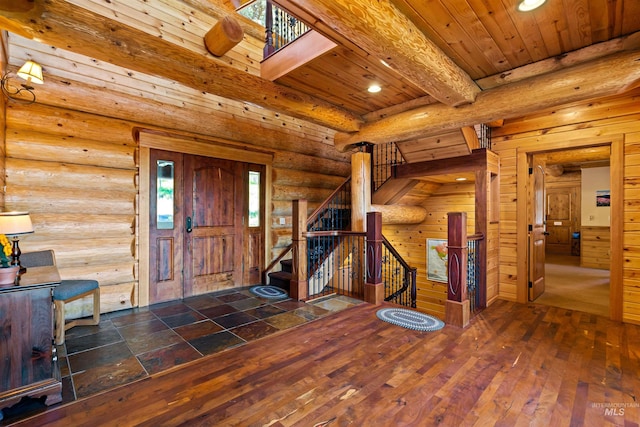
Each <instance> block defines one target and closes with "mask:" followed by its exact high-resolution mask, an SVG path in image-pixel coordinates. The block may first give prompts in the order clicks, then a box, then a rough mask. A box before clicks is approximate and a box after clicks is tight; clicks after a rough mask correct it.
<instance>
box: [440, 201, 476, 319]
mask: <svg viewBox="0 0 640 427" xmlns="http://www.w3.org/2000/svg"><path fill="white" fill-rule="evenodd" d="M447 216H448V229H447V262H448V266H447V277H448V284H447V285H448V286H447V304H446V307H445V321H446V323H447V324H450V325H454V326H459V327H465V326H467V325H468V324H469V317H470V309H469V297H468V295H467V261H468V259H467V251H468V249H467V214H466V212H449V213H448V214H447Z"/></svg>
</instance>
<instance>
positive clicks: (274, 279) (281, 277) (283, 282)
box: [269, 259, 293, 292]
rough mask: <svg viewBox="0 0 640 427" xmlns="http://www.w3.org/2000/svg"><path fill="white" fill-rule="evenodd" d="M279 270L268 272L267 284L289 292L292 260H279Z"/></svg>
mask: <svg viewBox="0 0 640 427" xmlns="http://www.w3.org/2000/svg"><path fill="white" fill-rule="evenodd" d="M280 267H281V268H282V270H281V271H274V272H272V273H269V284H270V285H272V286H277V287H279V288H282V289H284V290H285V291H287V292H289V287H290V285H291V276H292V275H291V273H292V272H293V260H291V259H283V260H281V261H280Z"/></svg>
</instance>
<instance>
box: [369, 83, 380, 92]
mask: <svg viewBox="0 0 640 427" xmlns="http://www.w3.org/2000/svg"><path fill="white" fill-rule="evenodd" d="M381 90H382V88H381V87H380V86H379V85H376V84H372V85H371V86H369V88H368V89H367V91H368V92H369V93H378V92H380V91H381Z"/></svg>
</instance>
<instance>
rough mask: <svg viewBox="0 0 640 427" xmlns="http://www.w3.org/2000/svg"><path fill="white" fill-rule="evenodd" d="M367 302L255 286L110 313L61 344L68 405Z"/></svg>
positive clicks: (69, 334)
mask: <svg viewBox="0 0 640 427" xmlns="http://www.w3.org/2000/svg"><path fill="white" fill-rule="evenodd" d="M361 302H362V301H359V300H356V299H352V298H348V297H341V296H334V297H328V298H323V299H319V300H315V301H314V302H310V303H302V302H298V301H293V300H291V299H288V298H286V299H281V300H274V299H266V298H260V297H257V296H255V295H253V294H252V293H251V292H250V291H249V288H243V289H237V290H231V291H223V292H219V293H213V294H206V295H200V296H196V297H191V298H186V299H184V300H178V301H172V302H167V303H162V304H156V305H152V306H149V307H144V308H135V309H130V310H124V311H120V312H114V313H109V314H105V315H103V316H102V318H101V320H100V324H99V325H98V326H76V327H75V328H72V329H69V330H68V331H67V333H66V339H65V344H64V345H62V346H58V355H59V359H60V370H61V375H62V381H63V402H62V403H67V402H70V401H73V400H76V399H80V398H83V397H86V396H90V395H92V394H95V393H98V392H101V391H104V390H107V389H110V388H113V387H116V386H119V385H122V384H126V383H129V382H131V381H134V380H137V379H139V378H143V377H145V376H148V375H151V374H155V373H158V372H161V371H164V370H166V369H170V368H172V367H174V366H178V365H181V364H183V363H186V362H189V361H192V360H195V359H198V358H201V357H204V356H206V355H209V354H212V353H216V352H219V351H223V350H225V349H229V348H232V347H237V346H241V345H243V344H245V343H247V342H249V341H252V340H256V339H259V338H262V337H266V336H268V335H270V334H273V333H276V332H278V331H281V330H284V329H287V328H291V327H294V326H297V325H300V324H303V323H306V322H309V321H313V320H314V319H317V318H320V317H323V316H326V315H328V314H331V313H332V312H335V311H339V310H343V309H345V308H348V307H350V306H353V305H355V304H359V303H361Z"/></svg>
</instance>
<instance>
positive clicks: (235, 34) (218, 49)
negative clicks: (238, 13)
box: [204, 16, 244, 56]
mask: <svg viewBox="0 0 640 427" xmlns="http://www.w3.org/2000/svg"><path fill="white" fill-rule="evenodd" d="M243 38H244V30H243V29H242V27H241V26H240V24H239V23H238V21H236V20H235V18H233V17H231V16H225V17H224V18H222V19H221V20H219V21H218V22H216V24H215V25H214V26H213V28H211V29H210V30H209V31H208V32H207V34H205V36H204V45H205V47H206V48H207V50H208V51H209V52H211V54H213V55H215V56H224V54H225V53H227V52H228V51H230V50H231V49H233V48H234V47H235V45H237V44H238V43H240V42H241V41H242V39H243Z"/></svg>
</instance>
